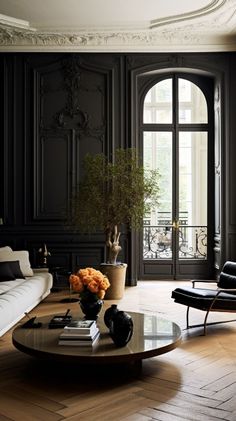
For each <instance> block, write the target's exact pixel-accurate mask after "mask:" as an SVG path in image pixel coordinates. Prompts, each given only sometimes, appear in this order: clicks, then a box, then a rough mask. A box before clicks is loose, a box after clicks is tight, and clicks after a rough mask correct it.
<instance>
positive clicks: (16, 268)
mask: <svg viewBox="0 0 236 421" xmlns="http://www.w3.org/2000/svg"><path fill="white" fill-rule="evenodd" d="M4 263H8V265H9V267H10V269H11V271H12V273H13V275H14V276H15V278H16V279H25V277H24V275H23V273H22V272H21V268H20V262H19V260H16V261H15V260H14V261H7V262H4Z"/></svg>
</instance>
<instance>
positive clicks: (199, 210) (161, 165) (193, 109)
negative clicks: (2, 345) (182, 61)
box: [140, 74, 211, 276]
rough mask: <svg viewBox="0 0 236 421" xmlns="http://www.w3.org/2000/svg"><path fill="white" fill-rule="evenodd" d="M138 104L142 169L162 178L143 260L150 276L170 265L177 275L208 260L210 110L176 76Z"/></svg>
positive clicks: (198, 89)
mask: <svg viewBox="0 0 236 421" xmlns="http://www.w3.org/2000/svg"><path fill="white" fill-rule="evenodd" d="M200 85H201V84H200ZM203 86H204V85H203ZM142 104H143V105H142V109H141V113H140V120H141V124H140V129H141V133H142V148H143V162H144V166H145V169H146V170H147V171H148V169H149V168H151V169H158V171H159V173H160V181H159V185H160V198H159V205H158V207H157V208H156V209H153V210H152V211H151V212H150V214H148V215H146V216H145V219H144V232H143V243H142V246H143V250H142V255H143V261H144V265H145V267H146V268H147V267H148V266H149V267H151V266H152V271H153V268H154V267H155V264H156V265H158V266H159V269H160V265H164V267H165V268H167V266H168V264H170V267H169V271H170V273H173V275H174V276H175V275H176V274H177V275H178V268H179V265H180V264H182V267H184V265H185V266H186V265H189V263H190V262H191V264H193V262H195V263H198V264H199V262H206V261H207V259H208V258H209V229H208V224H209V197H210V195H211V192H210V191H209V177H208V173H209V162H210V160H209V139H210V125H209V115H210V110H209V105H208V102H207V97H206V95H205V92H204V89H202V86H199V85H198V84H197V83H195V82H194V77H192V78H189V77H188V76H185V75H178V74H175V75H171V76H166V77H163V78H162V79H161V78H159V80H158V81H157V82H156V83H155V84H152V86H151V87H150V88H149V89H146V91H145V92H144V95H143V102H142ZM159 269H158V268H157V271H158V270H159Z"/></svg>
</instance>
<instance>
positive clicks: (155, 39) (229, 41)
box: [0, 0, 236, 52]
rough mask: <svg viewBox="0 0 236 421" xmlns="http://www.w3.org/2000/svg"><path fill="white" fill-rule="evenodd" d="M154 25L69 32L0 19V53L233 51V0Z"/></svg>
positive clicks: (222, 0)
mask: <svg viewBox="0 0 236 421" xmlns="http://www.w3.org/2000/svg"><path fill="white" fill-rule="evenodd" d="M194 13H195V14H194ZM197 13H198V15H197ZM0 18H1V16H0ZM168 19H169V20H168ZM153 25H156V27H155V28H154V27H153V29H149V30H145V31H144V30H142V31H141V30H140V31H138V30H136V31H135V30H130V31H127V30H126V31H125V30H122V31H95V30H94V31H78V32H73V33H72V32H58V31H55V32H47V31H39V30H35V29H34V28H27V26H24V27H22V26H19V25H18V26H17V25H15V26H14V25H13V24H12V22H11V25H10V24H4V23H3V22H2V21H1V19H0V51H78V52H79V51H98V52H102V51H105V52H116V51H122V52H126V51H138V52H140V51H141V52H146V51H151V52H153V51H154V52H166V51H168V52H169V51H236V32H235V29H234V28H235V27H236V11H235V0H213V1H211V2H210V3H209V5H208V6H207V7H205V8H202V9H199V10H198V11H196V12H193V13H191V14H183V15H179V16H173V17H170V18H166V19H162V20H160V21H153Z"/></svg>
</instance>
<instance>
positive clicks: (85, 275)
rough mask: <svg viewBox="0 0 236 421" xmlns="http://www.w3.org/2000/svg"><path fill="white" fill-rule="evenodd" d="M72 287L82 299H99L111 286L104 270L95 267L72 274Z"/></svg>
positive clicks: (70, 279) (70, 280)
mask: <svg viewBox="0 0 236 421" xmlns="http://www.w3.org/2000/svg"><path fill="white" fill-rule="evenodd" d="M69 282H70V285H71V288H72V289H73V290H74V291H76V292H78V293H79V296H80V299H81V300H83V301H84V300H88V301H97V300H99V299H100V300H102V299H103V298H104V297H105V293H106V290H107V288H109V286H110V282H109V280H108V278H107V277H106V276H105V275H103V273H102V272H100V271H99V270H96V269H93V268H85V269H80V270H78V271H77V272H76V273H75V274H72V275H70V278H69Z"/></svg>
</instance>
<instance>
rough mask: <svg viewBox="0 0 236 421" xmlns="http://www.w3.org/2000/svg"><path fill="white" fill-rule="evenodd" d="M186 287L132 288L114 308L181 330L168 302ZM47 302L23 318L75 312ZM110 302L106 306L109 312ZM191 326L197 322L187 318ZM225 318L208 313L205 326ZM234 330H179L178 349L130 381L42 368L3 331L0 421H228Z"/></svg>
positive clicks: (109, 374) (234, 383) (194, 316)
mask: <svg viewBox="0 0 236 421" xmlns="http://www.w3.org/2000/svg"><path fill="white" fill-rule="evenodd" d="M180 284H181V285H182V284H186V282H175V283H174V282H173V281H170V282H169V281H162V282H160V281H158V282H149V281H148V282H139V284H138V286H137V287H132V288H127V289H126V292H125V296H124V298H123V299H122V300H121V301H120V302H119V308H120V309H122V310H126V311H129V310H130V311H142V312H148V313H151V314H158V315H160V316H163V317H165V318H168V319H170V320H173V321H175V322H177V323H178V324H179V326H181V328H183V329H184V328H185V307H184V306H181V305H179V304H175V303H174V302H173V300H172V299H171V298H170V296H171V291H172V289H173V288H174V287H175V286H176V285H180ZM62 298H63V295H62V293H54V294H51V295H50V296H49V297H48V298H47V299H46V300H45V301H44V302H43V303H41V304H40V305H39V306H38V307H37V308H36V309H34V310H33V311H32V312H31V315H32V316H34V315H37V316H40V315H45V314H49V313H50V314H54V313H56V312H60V311H65V310H66V309H67V308H68V307H69V308H71V310H72V311H73V308H74V309H76V308H77V306H78V304H77V303H71V304H65V303H61V302H60V300H61V299H62ZM112 302H113V301H106V302H105V305H106V306H110V304H111V303H112ZM190 317H191V322H194V323H199V322H201V321H202V320H203V313H202V312H200V311H197V310H192V311H191V313H190ZM228 317H229V314H222V313H218V314H217V313H214V314H212V315H211V316H210V321H212V320H217V319H218V320H219V319H220V320H225V319H227V318H228ZM235 396H236V322H233V323H227V324H222V325H214V326H211V327H209V328H208V335H207V336H205V337H204V336H203V335H202V328H197V329H192V330H190V331H189V332H186V331H185V330H183V342H182V344H181V346H180V347H179V348H177V349H175V350H173V351H171V352H169V353H167V354H165V355H162V356H159V357H155V358H152V359H150V360H145V361H143V368H142V372H141V373H139V374H137V373H135V372H132V370H131V369H130V370H129V369H127V367H125V366H121V367H119V369H116V370H115V369H112V368H110V369H103V370H99V369H93V370H91V369H85V368H83V367H82V368H81V367H80V368H79V367H75V366H71V365H69V366H68V365H62V364H52V363H50V364H47V363H46V362H42V361H38V360H37V359H34V358H31V357H30V356H27V355H24V354H23V353H21V352H20V351H18V350H16V349H15V348H14V347H13V345H12V343H11V331H9V332H8V333H6V334H5V335H4V336H3V337H1V338H0V421H7V420H16V421H34V420H40V421H41V420H42V421H56V420H68V421H106V420H107V421H108V420H109V421H110V420H112V421H116V420H122V421H148V420H159V421H181V420H189V421H190V420H194V421H213V420H214V421H219V420H228V421H235V420H236V397H235Z"/></svg>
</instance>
